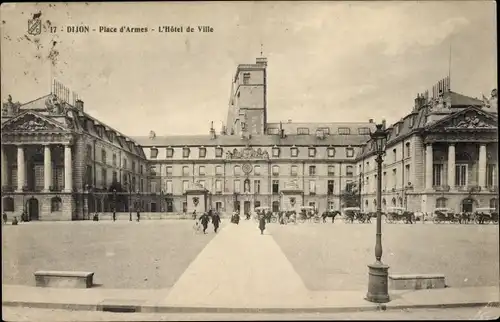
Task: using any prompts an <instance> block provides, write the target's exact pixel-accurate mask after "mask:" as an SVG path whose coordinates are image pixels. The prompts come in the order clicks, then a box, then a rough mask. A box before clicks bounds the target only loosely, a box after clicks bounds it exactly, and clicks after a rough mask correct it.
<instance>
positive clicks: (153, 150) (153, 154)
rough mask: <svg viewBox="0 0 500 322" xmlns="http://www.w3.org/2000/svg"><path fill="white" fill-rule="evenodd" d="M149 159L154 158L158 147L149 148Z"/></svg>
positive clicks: (156, 155)
mask: <svg viewBox="0 0 500 322" xmlns="http://www.w3.org/2000/svg"><path fill="white" fill-rule="evenodd" d="M150 157H151V159H156V158H157V157H158V149H157V148H155V147H153V148H151V154H150Z"/></svg>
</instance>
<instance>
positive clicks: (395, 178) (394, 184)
mask: <svg viewBox="0 0 500 322" xmlns="http://www.w3.org/2000/svg"><path fill="white" fill-rule="evenodd" d="M397 186H398V170H397V169H392V187H393V188H394V189H396V187H397Z"/></svg>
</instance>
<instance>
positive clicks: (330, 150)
mask: <svg viewBox="0 0 500 322" xmlns="http://www.w3.org/2000/svg"><path fill="white" fill-rule="evenodd" d="M327 150H328V157H329V158H333V157H335V148H334V147H329V148H328V149H327Z"/></svg>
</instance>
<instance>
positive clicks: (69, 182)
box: [64, 145, 73, 192]
mask: <svg viewBox="0 0 500 322" xmlns="http://www.w3.org/2000/svg"><path fill="white" fill-rule="evenodd" d="M72 170H73V169H72V161H71V146H70V145H65V146H64V191H65V192H71V191H72V189H73V177H72V175H73V171H72Z"/></svg>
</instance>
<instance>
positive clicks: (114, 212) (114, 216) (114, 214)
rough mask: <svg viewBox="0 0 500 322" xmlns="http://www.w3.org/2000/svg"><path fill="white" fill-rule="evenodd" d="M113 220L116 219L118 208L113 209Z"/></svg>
mask: <svg viewBox="0 0 500 322" xmlns="http://www.w3.org/2000/svg"><path fill="white" fill-rule="evenodd" d="M113 221H116V210H114V209H113Z"/></svg>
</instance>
